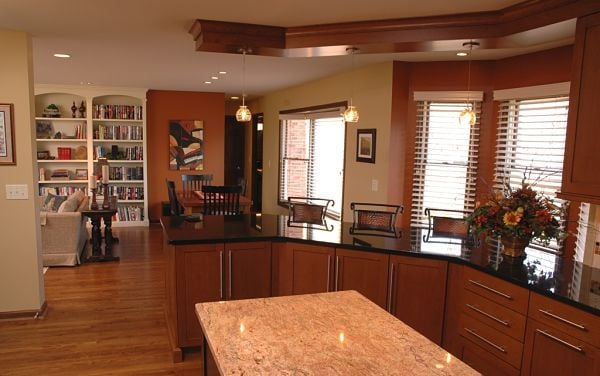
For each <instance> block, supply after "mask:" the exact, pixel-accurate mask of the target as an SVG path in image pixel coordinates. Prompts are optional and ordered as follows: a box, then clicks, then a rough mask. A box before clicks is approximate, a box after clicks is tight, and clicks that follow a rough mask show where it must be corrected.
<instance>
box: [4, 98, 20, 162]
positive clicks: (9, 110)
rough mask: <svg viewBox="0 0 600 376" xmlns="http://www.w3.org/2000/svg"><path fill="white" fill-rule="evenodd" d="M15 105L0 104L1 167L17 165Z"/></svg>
mask: <svg viewBox="0 0 600 376" xmlns="http://www.w3.org/2000/svg"><path fill="white" fill-rule="evenodd" d="M13 118H14V116H13V104H12V103H0V165H16V164H17V160H16V157H15V125H14V124H13Z"/></svg>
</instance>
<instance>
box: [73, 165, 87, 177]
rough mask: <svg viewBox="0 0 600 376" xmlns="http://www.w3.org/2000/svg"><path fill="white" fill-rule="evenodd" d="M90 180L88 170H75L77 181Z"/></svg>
mask: <svg viewBox="0 0 600 376" xmlns="http://www.w3.org/2000/svg"><path fill="white" fill-rule="evenodd" d="M87 178H88V171H87V168H78V169H76V170H75V179H76V180H86V179H87Z"/></svg>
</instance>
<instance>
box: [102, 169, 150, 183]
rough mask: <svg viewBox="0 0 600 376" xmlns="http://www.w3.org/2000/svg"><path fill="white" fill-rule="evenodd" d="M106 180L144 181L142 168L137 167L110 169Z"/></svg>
mask: <svg viewBox="0 0 600 376" xmlns="http://www.w3.org/2000/svg"><path fill="white" fill-rule="evenodd" d="M108 178H109V179H110V180H144V168H143V167H141V166H137V167H124V166H122V167H111V168H110V169H109V173H108Z"/></svg>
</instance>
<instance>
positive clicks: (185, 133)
mask: <svg viewBox="0 0 600 376" xmlns="http://www.w3.org/2000/svg"><path fill="white" fill-rule="evenodd" d="M169 169H170V170H203V169H204V122H203V121H202V120H170V121H169Z"/></svg>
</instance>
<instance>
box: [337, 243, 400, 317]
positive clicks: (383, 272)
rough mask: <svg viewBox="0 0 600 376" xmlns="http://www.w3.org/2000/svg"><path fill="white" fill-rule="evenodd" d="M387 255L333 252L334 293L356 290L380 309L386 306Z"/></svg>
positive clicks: (363, 252)
mask: <svg viewBox="0 0 600 376" xmlns="http://www.w3.org/2000/svg"><path fill="white" fill-rule="evenodd" d="M388 262H389V255H387V254H384V253H375V252H365V251H355V250H348V249H340V248H336V250H335V286H334V289H335V291H340V290H356V291H358V292H360V293H361V294H362V295H364V296H365V297H367V298H368V299H369V300H371V301H372V302H374V303H376V304H378V305H379V306H381V307H382V308H384V309H385V308H386V306H387V305H386V304H387V293H386V292H387V288H388Z"/></svg>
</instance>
